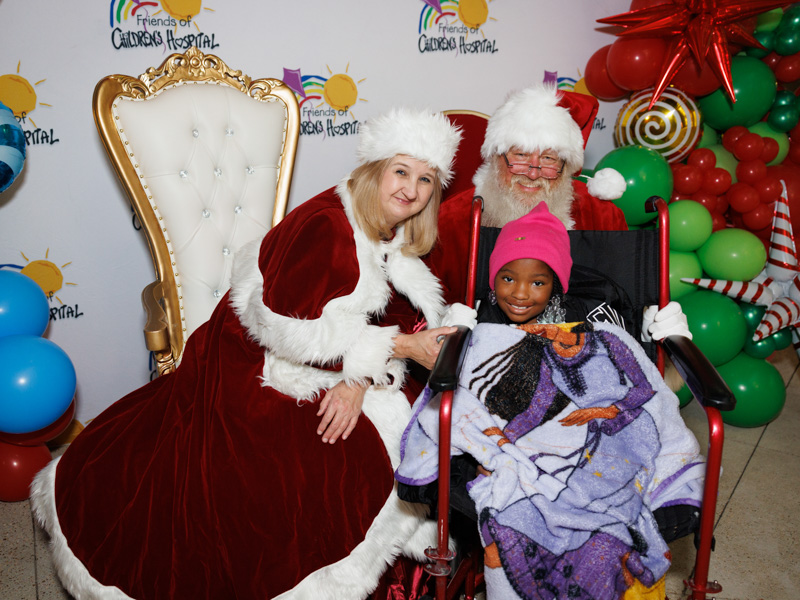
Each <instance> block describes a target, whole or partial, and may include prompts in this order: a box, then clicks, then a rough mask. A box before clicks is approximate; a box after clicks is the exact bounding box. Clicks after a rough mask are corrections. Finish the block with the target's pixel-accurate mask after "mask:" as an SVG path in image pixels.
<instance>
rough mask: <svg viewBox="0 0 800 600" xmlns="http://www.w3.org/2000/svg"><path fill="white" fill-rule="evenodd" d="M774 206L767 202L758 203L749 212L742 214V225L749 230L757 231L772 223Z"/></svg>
mask: <svg viewBox="0 0 800 600" xmlns="http://www.w3.org/2000/svg"><path fill="white" fill-rule="evenodd" d="M773 210H774V206H772V205H769V204H759V205H758V206H756V207H755V208H754V209H753V210H751V211H750V212H746V213H744V214H743V215H742V222H743V223H744V226H745V227H746V228H747V229H749V230H750V231H753V232H755V231H758V230H759V229H764V228H765V227H769V226H770V225H771V224H772V213H773Z"/></svg>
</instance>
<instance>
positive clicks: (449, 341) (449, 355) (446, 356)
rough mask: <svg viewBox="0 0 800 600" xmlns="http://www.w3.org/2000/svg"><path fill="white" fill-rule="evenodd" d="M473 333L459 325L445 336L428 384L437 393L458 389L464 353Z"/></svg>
mask: <svg viewBox="0 0 800 600" xmlns="http://www.w3.org/2000/svg"><path fill="white" fill-rule="evenodd" d="M471 333H472V330H471V329H469V328H468V327H464V326H463V325H459V326H458V331H456V332H455V333H451V334H450V335H448V336H445V338H444V341H443V342H442V349H441V350H440V351H439V357H438V358H437V359H436V364H435V365H433V369H432V370H431V375H430V377H429V378H428V386H429V387H430V388H431V390H433V392H434V393H435V394H438V393H440V392H444V391H448V390H454V389H456V386H457V385H458V372H459V370H460V368H461V362H462V361H463V360H464V353H465V352H466V350H467V348H468V347H469V346H468V343H467V342H469V338H470V334H471Z"/></svg>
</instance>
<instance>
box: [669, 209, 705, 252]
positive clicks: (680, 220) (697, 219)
mask: <svg viewBox="0 0 800 600" xmlns="http://www.w3.org/2000/svg"><path fill="white" fill-rule="evenodd" d="M713 225H714V223H713V219H712V218H711V213H710V212H708V209H707V208H706V207H705V206H703V205H702V204H700V203H699V202H695V201H694V200H678V201H677V202H672V203H671V204H670V205H669V248H670V250H677V251H678V252H692V251H693V250H697V249H698V248H699V247H700V246H702V245H703V244H705V243H706V240H707V239H708V238H709V237H710V236H711V230H712V228H713Z"/></svg>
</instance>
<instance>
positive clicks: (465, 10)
mask: <svg viewBox="0 0 800 600" xmlns="http://www.w3.org/2000/svg"><path fill="white" fill-rule="evenodd" d="M458 18H459V19H460V20H461V22H462V23H463V24H464V25H466V26H467V27H469V28H471V29H477V28H478V27H480V26H481V25H483V24H484V23H486V20H487V19H488V18H489V5H488V4H487V3H486V0H460V2H459V3H458Z"/></svg>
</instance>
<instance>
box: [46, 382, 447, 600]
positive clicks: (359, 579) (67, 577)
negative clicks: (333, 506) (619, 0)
mask: <svg viewBox="0 0 800 600" xmlns="http://www.w3.org/2000/svg"><path fill="white" fill-rule="evenodd" d="M406 407H408V401H407V400H406V399H405V396H404V395H403V393H402V392H400V391H395V390H381V391H377V390H376V391H373V392H372V393H369V394H368V395H367V397H366V398H365V400H364V414H365V415H366V416H368V417H369V418H370V420H371V421H372V422H373V424H374V425H375V427H376V429H377V430H378V432H379V433H380V435H381V438H382V439H383V441H384V444H385V445H386V449H387V451H388V453H389V457H390V459H391V462H392V466H393V468H396V466H397V464H398V461H399V447H400V435H402V430H403V425H404V424H405V423H406V422H407V421H408V418H409V417H410V412H411V411H410V407H408V408H406ZM406 413H408V414H406ZM398 425H399V427H398ZM340 443H346V442H340ZM59 460H60V458H57V459H55V460H53V461H52V462H51V463H50V464H49V465H48V466H47V467H45V468H44V469H42V471H40V472H39V473H38V474H37V475H36V477H35V478H34V481H33V484H32V486H31V492H32V493H31V505H32V508H33V512H34V515H35V516H36V518H37V520H38V521H39V523H40V524H41V525H42V527H43V528H44V530H45V531H47V532H48V533H49V534H50V544H51V548H52V554H53V563H54V564H55V568H56V572H57V573H58V577H59V579H60V580H61V583H62V585H63V586H64V589H66V590H67V591H68V592H69V593H70V594H71V595H72V596H74V597H75V600H95V599H97V600H132V599H131V598H130V596H128V595H126V594H125V593H124V592H122V591H121V590H120V589H119V588H117V587H110V586H105V585H103V584H102V583H100V582H99V581H97V580H96V579H95V578H93V577H92V576H91V575H90V574H89V571H88V570H87V568H86V566H85V565H84V564H83V563H82V562H81V561H80V560H79V559H78V557H76V556H75V554H74V553H73V552H72V550H71V549H70V547H69V544H68V543H67V540H66V538H65V537H64V534H63V533H62V531H61V526H60V524H59V521H58V514H57V512H56V501H55V477H56V469H57V465H58V461H59ZM395 485H396V484H395ZM426 513H427V507H424V506H423V505H417V504H412V503H409V502H405V501H403V500H400V499H399V498H398V497H397V492H396V491H395V490H392V493H391V495H390V496H389V498H388V499H387V501H386V503H385V504H384V506H383V508H382V509H381V511H380V512H379V513H378V515H377V516H376V517H375V520H374V521H373V522H372V525H371V526H370V528H369V530H368V531H367V534H366V536H365V538H364V540H363V541H362V542H361V543H359V544H358V545H357V546H356V547H355V548H354V549H353V550H352V552H351V553H350V554H349V555H348V556H346V557H345V558H343V559H341V560H340V561H338V562H336V563H333V564H330V565H327V566H326V567H323V568H322V569H319V570H317V571H314V572H313V573H311V574H309V575H308V576H307V577H306V578H305V579H303V580H302V581H301V582H300V583H298V584H297V585H296V586H295V587H294V588H292V589H291V590H288V591H287V592H284V593H283V594H281V595H280V596H277V598H280V599H281V600H294V599H299V600H304V599H306V598H307V599H309V600H359V599H362V598H365V597H366V596H368V595H369V594H370V593H371V592H373V591H374V590H375V588H376V587H377V586H378V582H379V580H380V578H381V576H382V575H383V573H384V572H385V571H386V569H387V568H388V566H389V565H391V564H392V562H394V560H395V559H396V558H397V557H398V556H399V555H400V554H405V555H406V556H408V557H410V558H413V559H415V560H418V561H420V562H425V561H426V558H425V554H424V551H425V548H427V547H428V546H432V545H434V544H435V540H436V523H435V522H434V521H429V520H426V518H425V517H426Z"/></svg>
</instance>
